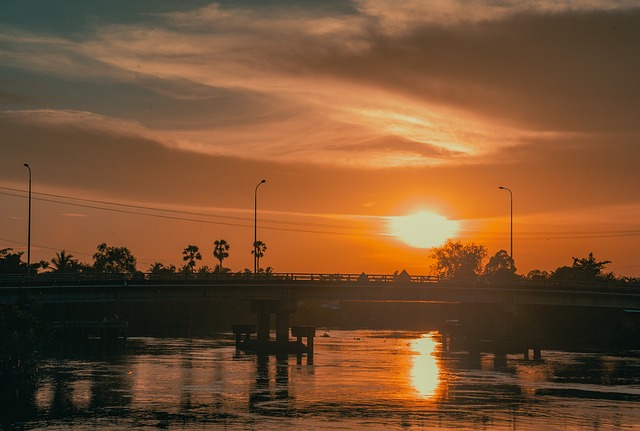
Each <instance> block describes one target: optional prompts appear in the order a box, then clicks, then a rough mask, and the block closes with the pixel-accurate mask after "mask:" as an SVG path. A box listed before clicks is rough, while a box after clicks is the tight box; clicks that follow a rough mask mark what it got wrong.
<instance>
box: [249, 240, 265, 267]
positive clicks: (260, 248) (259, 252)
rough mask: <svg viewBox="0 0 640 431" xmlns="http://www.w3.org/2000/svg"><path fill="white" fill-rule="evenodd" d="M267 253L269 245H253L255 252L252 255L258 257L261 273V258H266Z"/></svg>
mask: <svg viewBox="0 0 640 431" xmlns="http://www.w3.org/2000/svg"><path fill="white" fill-rule="evenodd" d="M265 251H267V245H266V244H265V243H264V242H262V241H256V242H254V243H253V250H252V251H251V254H255V256H256V259H257V261H256V265H257V267H258V272H259V271H260V258H261V257H262V256H264V252H265Z"/></svg>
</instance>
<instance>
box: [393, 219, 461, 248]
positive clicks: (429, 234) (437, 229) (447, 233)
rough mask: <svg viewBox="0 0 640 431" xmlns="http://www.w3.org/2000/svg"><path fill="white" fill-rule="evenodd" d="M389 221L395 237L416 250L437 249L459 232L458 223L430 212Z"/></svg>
mask: <svg viewBox="0 0 640 431" xmlns="http://www.w3.org/2000/svg"><path fill="white" fill-rule="evenodd" d="M388 221H389V230H390V231H391V234H392V235H393V236H395V237H396V238H398V239H399V240H400V241H402V242H404V243H406V244H408V245H410V246H412V247H416V248H430V247H437V246H439V245H441V244H443V243H444V242H445V241H446V240H447V239H449V238H452V237H453V236H455V235H456V233H457V232H458V222H457V221H453V220H448V219H447V218H446V217H443V216H441V215H439V214H436V213H433V212H430V211H422V212H418V213H415V214H411V215H406V216H397V217H389V220H388Z"/></svg>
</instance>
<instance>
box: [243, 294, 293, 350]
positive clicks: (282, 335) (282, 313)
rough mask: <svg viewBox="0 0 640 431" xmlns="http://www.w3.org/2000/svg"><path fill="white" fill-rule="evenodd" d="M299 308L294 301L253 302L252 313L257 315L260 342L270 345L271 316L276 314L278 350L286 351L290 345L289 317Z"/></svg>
mask: <svg viewBox="0 0 640 431" xmlns="http://www.w3.org/2000/svg"><path fill="white" fill-rule="evenodd" d="M296 308H297V302H296V301H294V300H277V299H263V300H253V301H251V311H252V312H253V313H255V314H256V330H257V333H258V336H257V338H258V342H261V343H265V344H266V343H269V342H270V332H271V315H272V314H275V330H276V348H278V349H281V350H286V349H287V345H288V343H289V315H290V314H291V313H293V312H294V311H295V310H296Z"/></svg>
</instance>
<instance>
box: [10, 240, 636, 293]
mask: <svg viewBox="0 0 640 431" xmlns="http://www.w3.org/2000/svg"><path fill="white" fill-rule="evenodd" d="M253 246H254V249H253V250H252V251H251V254H253V255H254V256H255V257H256V262H257V268H258V272H259V273H263V274H271V273H273V268H271V267H267V268H264V269H263V268H261V267H260V259H261V258H262V257H263V256H264V254H265V252H266V250H267V246H266V244H265V243H263V242H262V241H256V242H255V243H254V244H253ZM230 248H231V246H230V245H229V243H227V241H225V240H224V239H220V240H216V241H214V243H213V249H212V253H213V256H214V258H215V259H216V260H218V264H217V265H216V266H215V267H214V268H210V267H209V266H208V265H201V266H198V263H199V261H201V260H202V253H201V251H200V248H199V247H198V246H196V245H191V244H189V245H188V246H187V247H185V248H184V250H182V261H183V264H182V265H181V266H175V265H172V264H169V265H165V264H163V263H161V262H154V263H153V264H152V265H151V266H150V267H149V268H148V270H147V271H146V272H148V273H150V274H152V275H157V276H162V275H171V274H182V275H192V274H211V273H213V274H228V273H231V272H232V271H231V269H230V268H227V267H225V266H224V260H225V259H226V258H228V257H229V250H230ZM22 256H23V252H14V251H13V250H12V249H11V248H5V249H1V250H0V274H26V273H27V263H25V262H24V261H23V260H22ZM487 256H488V250H487V248H486V247H485V246H483V245H478V244H475V243H473V242H471V243H464V242H462V241H451V240H449V241H447V242H446V243H445V244H444V245H442V246H440V247H434V248H432V249H431V250H430V254H429V257H430V258H431V259H432V260H433V262H434V263H433V265H432V267H431V274H432V275H437V276H439V277H441V278H443V279H461V278H467V279H469V278H473V279H478V280H486V281H495V280H507V281H516V280H530V281H551V282H558V283H571V282H607V281H617V282H631V283H639V282H640V277H617V276H616V275H615V274H614V273H613V272H607V271H606V270H605V269H606V266H607V265H608V264H609V263H611V261H608V260H597V259H596V258H595V257H594V256H593V253H589V255H588V256H586V257H572V259H573V263H572V265H570V266H560V267H558V268H556V269H555V270H553V271H551V272H548V271H543V270H539V269H534V270H531V271H529V272H528V273H527V274H518V273H517V268H516V266H515V264H514V261H513V259H512V258H511V256H510V255H509V253H508V252H507V251H506V250H499V251H498V252H497V253H496V254H495V255H493V256H491V257H490V258H489V259H488V261H487V262H486V263H485V260H486V258H487ZM92 257H93V262H92V263H90V264H89V263H85V262H80V261H79V260H78V259H76V258H75V257H74V256H73V255H71V254H69V253H67V252H66V251H65V250H62V251H60V252H57V253H55V256H54V257H53V258H52V259H51V260H50V261H39V262H35V263H32V264H31V268H30V269H29V271H30V272H29V273H30V274H37V273H41V272H54V273H67V274H100V273H103V274H133V273H136V272H138V270H137V266H136V265H137V260H136V258H135V256H134V255H133V253H131V251H130V250H129V249H128V248H127V247H114V246H109V245H107V244H106V243H104V242H103V243H101V244H99V245H98V246H97V247H96V252H95V253H94V254H93V256H92ZM238 274H252V271H251V270H250V269H248V268H245V269H244V270H243V271H239V272H238Z"/></svg>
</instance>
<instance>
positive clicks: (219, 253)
mask: <svg viewBox="0 0 640 431" xmlns="http://www.w3.org/2000/svg"><path fill="white" fill-rule="evenodd" d="M230 248H231V246H230V245H229V244H227V241H225V240H223V239H220V240H216V241H214V243H213V256H214V257H215V258H216V259H218V261H219V262H220V265H219V266H218V268H216V270H218V271H219V272H223V267H222V261H223V260H224V259H226V258H227V257H229V249H230Z"/></svg>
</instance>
